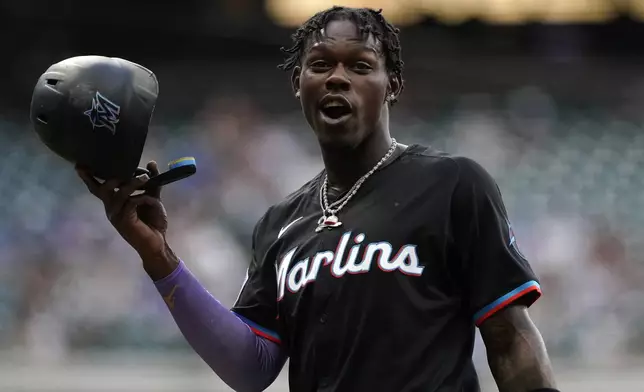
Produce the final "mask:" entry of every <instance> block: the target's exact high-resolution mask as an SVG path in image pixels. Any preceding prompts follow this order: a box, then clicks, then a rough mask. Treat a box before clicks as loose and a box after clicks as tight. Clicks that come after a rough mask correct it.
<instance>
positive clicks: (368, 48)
mask: <svg viewBox="0 0 644 392" xmlns="http://www.w3.org/2000/svg"><path fill="white" fill-rule="evenodd" d="M324 40H329V41H336V40H335V39H334V38H328V37H325V38H324ZM348 41H350V42H352V43H353V42H355V43H365V41H364V40H361V39H357V38H356V39H349V40H348ZM356 49H357V50H358V51H360V52H372V53H374V54H375V55H376V56H380V55H382V52H381V51H380V50H379V49H378V48H377V47H374V46H373V45H369V44H366V43H365V45H362V46H360V47H357V46H356ZM314 50H319V51H328V50H329V47H328V45H327V44H326V43H325V42H324V41H320V42H313V43H311V45H309V48H308V50H307V52H312V51H314Z"/></svg>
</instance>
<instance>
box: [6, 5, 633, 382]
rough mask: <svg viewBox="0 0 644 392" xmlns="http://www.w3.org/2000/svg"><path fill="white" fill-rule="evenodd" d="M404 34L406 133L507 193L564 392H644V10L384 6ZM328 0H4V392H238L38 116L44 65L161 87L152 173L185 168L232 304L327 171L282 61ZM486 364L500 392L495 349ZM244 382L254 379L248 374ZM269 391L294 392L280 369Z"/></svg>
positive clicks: (178, 188) (177, 199) (208, 254)
mask: <svg viewBox="0 0 644 392" xmlns="http://www.w3.org/2000/svg"><path fill="white" fill-rule="evenodd" d="M343 4H344V5H353V6H359V5H366V6H373V7H383V8H384V9H385V15H386V16H388V17H389V18H391V20H392V21H394V22H396V23H397V24H398V25H399V26H400V27H402V40H403V54H404V58H405V61H406V71H405V76H406V80H407V88H406V90H405V93H404V95H403V97H402V99H401V102H400V104H399V105H398V106H397V107H396V108H395V110H394V111H393V119H392V131H393V133H394V134H395V136H396V137H397V138H398V139H399V140H401V141H403V142H406V143H415V142H420V143H427V144H433V145H435V146H437V147H439V148H441V149H445V150H447V151H449V152H453V153H460V154H465V155H468V156H471V157H473V158H475V159H477V160H479V161H480V162H481V163H482V164H483V165H485V166H486V167H487V168H488V169H489V171H490V172H492V173H493V174H494V176H495V177H496V178H497V180H498V183H499V185H500V187H501V190H502V192H503V193H504V196H505V200H506V203H507V207H508V210H509V213H510V216H511V218H512V220H513V222H514V226H515V231H516V233H517V235H518V238H519V244H520V246H521V247H522V250H523V252H524V253H525V254H526V255H527V256H528V257H529V259H530V260H531V261H532V263H533V266H534V268H535V269H536V270H537V272H538V273H539V275H540V276H541V279H542V285H543V289H544V292H545V296H544V297H543V298H542V299H541V300H540V301H539V302H538V303H537V304H536V305H535V306H534V307H533V308H532V310H531V314H532V315H533V317H534V319H535V321H536V323H537V324H538V326H539V328H540V329H541V331H542V333H543V335H544V338H545V340H546V342H547V344H548V347H549V350H550V354H551V356H552V357H553V360H554V363H555V367H556V372H557V374H558V379H559V380H560V384H561V385H560V386H561V387H562V390H564V391H567V392H577V391H579V392H581V391H584V392H592V391H617V390H619V391H631V392H635V391H644V372H643V371H642V369H644V284H643V283H644V240H643V239H644V176H643V175H642V173H643V172H644V133H643V129H642V125H644V111H643V110H642V109H643V105H644V74H643V72H642V66H643V65H644V45H642V39H643V38H644V24H643V23H642V21H644V1H643V0H567V1H560V0H521V1H518V0H372V1H366V0H364V1H360V0H352V1H346V2H344V3H343ZM331 5H333V3H332V2H328V1H326V0H261V1H260V0H234V1H232V0H208V1H206V0H184V1H182V2H168V3H165V4H164V3H156V2H151V1H149V0H139V1H130V2H128V1H123V0H113V1H110V2H96V3H94V2H81V1H77V0H67V1H64V2H63V1H56V2H42V1H36V0H21V1H9V0H3V1H0V21H1V23H0V42H1V43H2V46H1V47H2V53H3V58H4V60H3V61H2V62H0V72H1V74H2V76H3V78H2V79H3V83H2V85H3V86H2V89H1V90H0V217H1V218H0V262H1V266H2V267H1V269H0V331H1V332H2V333H1V334H0V391H21V392H22V391H24V392H27V391H29V392H54V391H67V392H77V391H101V392H112V391H113V392H126V391H127V392H135V391H136V392H138V391H183V392H201V391H225V390H228V389H227V388H226V387H225V386H224V385H222V383H221V382H220V381H219V380H218V378H217V377H216V376H215V375H214V374H213V373H211V372H210V371H209V369H207V367H206V366H205V365H204V364H203V363H202V362H201V360H200V359H199V358H198V357H197V356H196V354H194V353H192V352H191V351H190V350H189V348H188V346H187V344H186V343H185V342H184V341H183V339H182V337H181V336H180V334H179V332H178V329H177V328H176V326H175V324H174V322H173V320H172V319H171V318H170V316H169V314H168V312H167V310H166V308H165V306H164V304H163V302H162V300H161V299H160V298H159V297H158V295H157V293H156V291H155V290H154V287H153V285H152V284H151V283H150V281H149V279H148V278H147V277H146V276H145V274H144V273H143V271H142V270H141V268H140V265H139V260H138V259H137V257H136V254H135V253H134V252H133V251H132V250H130V249H129V248H128V246H127V245H125V243H124V242H123V241H122V240H121V239H120V238H119V237H118V236H117V234H116V233H115V232H114V231H113V230H112V228H111V227H110V226H109V224H108V222H107V220H106V219H105V217H104V214H103V211H102V207H101V205H100V204H99V203H98V201H96V200H95V199H94V198H93V197H91V196H90V195H88V193H87V192H86V190H85V189H84V187H83V185H82V184H81V183H80V181H79V180H77V178H76V177H75V175H74V173H73V170H72V168H71V167H70V166H69V165H67V164H65V163H64V162H61V161H60V160H59V159H58V158H57V157H55V156H54V155H53V154H51V153H49V152H48V151H47V150H45V148H44V146H43V145H41V144H40V142H39V141H38V140H37V138H36V137H35V134H34V133H33V132H32V130H31V129H30V126H29V123H28V107H29V99H30V95H31V91H32V88H33V85H34V83H35V82H36V80H37V78H38V76H39V75H40V74H41V73H42V72H43V71H44V70H45V69H46V68H47V67H48V66H49V65H50V64H52V63H54V62H57V61H60V60H62V59H64V58H67V57H71V56H74V55H83V54H101V55H107V56H118V57H124V58H127V59H129V60H132V61H135V62H138V63H141V64H143V65H145V66H147V67H149V68H151V69H152V70H153V71H154V72H155V73H157V75H158V77H159V79H160V84H161V95H160V102H159V105H158V107H157V110H156V112H155V118H154V120H153V126H152V128H151V131H150V136H149V141H148V143H147V145H146V149H145V153H144V157H143V161H144V162H145V161H147V160H149V159H155V160H157V161H158V162H161V163H163V162H166V161H169V160H171V159H174V158H176V157H181V156H185V155H193V156H195V157H196V159H197V162H198V166H199V172H198V174H197V175H196V176H195V177H192V178H190V179H188V180H185V181H183V182H180V183H177V184H174V185H172V186H169V187H168V188H167V189H166V190H165V202H166V205H167V207H168V210H169V214H170V219H171V220H170V222H171V226H170V240H171V244H172V245H173V247H174V248H175V249H176V250H177V252H178V253H179V254H180V255H181V256H182V257H183V258H184V259H185V260H186V261H187V262H188V264H189V266H190V267H191V268H192V269H193V270H194V271H195V272H196V273H197V274H198V276H199V277H200V279H201V280H202V281H203V283H204V284H205V285H206V286H207V287H208V288H209V289H210V290H211V292H213V293H214V294H215V295H216V296H217V297H218V298H219V299H220V300H221V301H222V302H223V303H224V304H227V305H230V304H232V301H233V300H234V298H235V296H236V294H237V292H238V290H239V287H240V284H241V282H242V279H243V275H244V270H245V267H246V264H247V262H248V260H249V256H248V248H249V235H250V233H251V229H252V226H253V224H254V223H255V221H256V220H257V219H258V217H259V216H260V215H261V214H262V213H263V212H264V210H265V209H266V208H267V207H268V206H269V204H271V203H273V202H276V201H277V200H279V199H280V198H281V197H283V196H285V195H286V194H288V193H290V192H291V191H292V190H294V189H295V188H296V187H297V186H298V185H300V184H301V183H303V182H304V181H305V180H307V179H308V178H309V177H311V176H312V175H313V174H314V173H316V172H317V171H318V170H320V169H321V162H320V159H319V157H318V151H317V146H316V143H315V140H314V138H313V136H312V134H311V133H310V132H309V130H308V128H307V126H306V124H305V122H304V120H303V119H302V117H301V115H300V112H299V107H298V103H297V101H296V100H295V99H293V98H292V94H291V92H290V90H289V84H288V75H284V74H280V72H279V71H278V70H277V69H276V65H277V64H278V63H279V62H280V61H281V56H280V52H279V47H280V46H281V45H286V44H288V43H289V34H290V33H291V31H292V28H293V27H295V26H297V24H299V23H300V22H302V21H303V20H304V19H305V18H306V17H308V16H310V15H311V14H312V13H314V12H315V11H317V10H320V9H323V8H326V7H328V6H331ZM475 358H476V362H477V364H478V366H479V369H481V374H482V377H483V378H484V379H485V383H486V387H485V389H484V390H485V391H494V390H496V389H495V388H494V387H492V385H493V384H492V383H490V376H489V371H488V370H487V365H486V362H485V355H484V349H483V347H482V345H481V344H480V342H479V344H478V346H477V348H476V354H475ZM249 376H252V375H249ZM270 390H271V391H287V380H286V370H285V371H284V374H283V375H282V377H280V378H279V379H278V380H277V381H276V382H275V384H274V385H273V386H272V387H271V389H270Z"/></svg>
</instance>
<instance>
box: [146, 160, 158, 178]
mask: <svg viewBox="0 0 644 392" xmlns="http://www.w3.org/2000/svg"><path fill="white" fill-rule="evenodd" d="M146 168H147V169H148V170H149V171H150V174H151V175H152V176H158V175H159V165H157V163H156V162H155V161H150V162H148V164H147V166H146Z"/></svg>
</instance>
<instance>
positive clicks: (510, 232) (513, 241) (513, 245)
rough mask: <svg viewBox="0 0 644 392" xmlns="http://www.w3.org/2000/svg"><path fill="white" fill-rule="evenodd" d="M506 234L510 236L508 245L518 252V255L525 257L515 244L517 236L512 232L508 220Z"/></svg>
mask: <svg viewBox="0 0 644 392" xmlns="http://www.w3.org/2000/svg"><path fill="white" fill-rule="evenodd" d="M508 236H509V238H510V239H509V240H508V247H510V248H512V249H514V250H515V251H516V252H517V253H518V254H519V256H521V257H522V258H524V259H525V256H524V255H523V253H521V251H520V250H519V246H518V245H517V237H516V235H515V234H514V229H512V224H511V223H510V222H509V221H508Z"/></svg>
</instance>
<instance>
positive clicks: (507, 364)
mask: <svg viewBox="0 0 644 392" xmlns="http://www.w3.org/2000/svg"><path fill="white" fill-rule="evenodd" d="M480 330H481V336H482V337H483V341H484V342H485V348H486V351H487V358H488V363H489V365H490V370H491V371H492V375H493V376H494V379H495V380H496V384H497V386H498V388H499V391H500V392H528V391H530V390H534V389H539V388H555V382H554V376H553V374H552V368H551V365H550V360H549V358H548V353H547V352H546V347H545V344H544V342H543V339H542V338H541V334H540V333H539V331H538V330H537V327H536V326H535V325H534V324H533V323H532V320H530V317H529V316H528V311H527V309H526V307H525V306H518V305H517V306H510V307H508V308H506V309H504V310H502V311H500V312H499V313H497V314H495V315H494V316H492V317H490V318H489V319H488V320H486V321H485V322H484V323H483V324H482V325H481V327H480Z"/></svg>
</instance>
